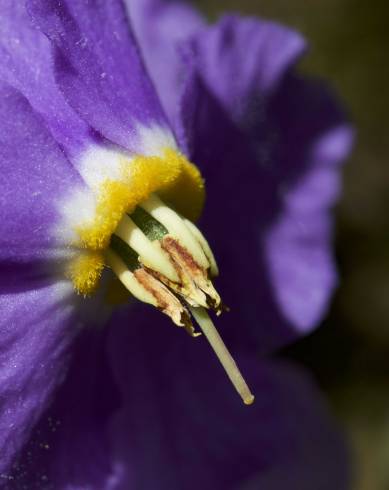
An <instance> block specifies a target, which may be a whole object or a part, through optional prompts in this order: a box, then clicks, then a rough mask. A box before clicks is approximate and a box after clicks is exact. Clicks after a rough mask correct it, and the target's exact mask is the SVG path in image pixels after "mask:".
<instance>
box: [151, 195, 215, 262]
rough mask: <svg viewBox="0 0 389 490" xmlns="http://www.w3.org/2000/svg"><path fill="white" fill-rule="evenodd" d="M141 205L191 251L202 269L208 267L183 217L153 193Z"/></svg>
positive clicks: (205, 258)
mask: <svg viewBox="0 0 389 490" xmlns="http://www.w3.org/2000/svg"><path fill="white" fill-rule="evenodd" d="M141 207H142V208H143V209H144V210H145V211H147V212H148V213H149V214H151V216H152V217H153V218H155V219H156V220H157V221H159V222H160V223H162V224H163V226H165V228H166V229H167V230H168V231H169V234H170V235H171V236H173V237H174V238H176V239H177V240H179V241H180V242H181V243H182V245H183V246H184V247H186V248H187V249H188V250H189V252H191V254H192V255H193V257H194V259H195V260H196V261H197V263H198V264H199V265H201V266H202V267H204V269H208V268H209V265H210V264H209V262H208V259H207V257H206V255H205V253H204V251H203V249H202V248H201V246H200V244H199V243H198V242H197V240H196V239H195V237H194V236H193V235H192V234H191V232H190V231H189V230H188V228H187V227H186V225H185V223H184V221H183V219H182V218H181V217H180V216H179V215H178V214H177V213H176V212H175V211H173V210H172V209H171V208H169V207H168V206H166V205H165V204H164V203H163V202H162V201H161V200H160V199H159V197H157V196H156V195H155V194H153V195H152V196H151V197H150V198H149V199H147V201H144V202H142V204H141Z"/></svg>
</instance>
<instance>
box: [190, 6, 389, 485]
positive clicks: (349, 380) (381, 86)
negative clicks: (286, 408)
mask: <svg viewBox="0 0 389 490" xmlns="http://www.w3.org/2000/svg"><path fill="white" fill-rule="evenodd" d="M195 3H197V4H198V6H199V7H200V8H201V9H202V10H203V11H204V12H205V13H206V14H207V15H208V16H210V17H211V18H212V19H215V18H216V17H217V16H218V15H220V14H221V13H223V12H225V11H227V10H233V11H235V12H240V13H242V14H250V15H260V16H262V17H267V18H272V19H275V20H278V21H280V22H284V23H286V24H289V25H290V26H293V27H295V28H297V29H298V30H299V31H301V32H302V33H304V34H305V36H306V37H307V38H308V40H309V41H310V43H311V47H312V50H311V52H310V54H309V56H307V58H306V60H305V61H304V62H303V63H302V65H301V70H303V71H305V72H308V73H310V74H314V75H319V76H323V77H324V78H326V79H327V80H329V82H330V83H331V84H332V86H333V87H335V88H336V89H337V91H338V93H339V95H340V96H341V98H342V99H343V100H344V101H345V102H346V104H347V106H348V108H349V111H350V115H351V117H352V119H353V121H355V126H356V128H357V131H358V138H357V144H356V147H355V150H354V153H353V155H352V157H351V159H350V161H349V163H348V165H347V166H346V167H345V170H344V193H343V197H342V200H341V202H340V203H339V205H338V207H337V210H336V216H337V237H336V251H337V257H338V264H339V269H340V275H341V284H340V288H339V289H338V291H337V294H336V296H335V298H334V301H333V305H332V309H331V311H330V313H329V315H328V317H327V318H326V320H325V321H324V322H323V324H322V326H321V327H320V328H319V329H318V330H317V331H316V332H315V333H314V334H313V335H311V336H310V337H308V338H307V339H304V340H303V341H301V342H299V343H298V344H297V345H294V346H292V347H291V348H289V349H287V351H286V352H285V353H284V354H285V355H287V356H290V357H293V358H294V359H296V360H298V361H299V362H301V363H304V364H305V365H306V366H308V368H309V369H310V370H311V371H313V372H314V374H315V376H316V378H317V380H318V382H319V384H320V386H321V388H322V389H323V391H324V392H325V393H326V396H327V397H328V399H329V402H330V404H331V406H332V409H333V411H334V412H335V413H336V415H337V417H338V419H339V420H340V422H341V424H342V426H343V427H344V429H345V431H346V433H347V435H348V438H349V440H350V443H351V447H352V451H353V453H354V481H355V484H354V488H353V490H388V489H389V324H388V323H389V322H388V319H389V161H388V156H389V151H388V150H389V6H388V3H387V1H386V0H370V2H366V0H197V2H195ZM334 490H336V489H334Z"/></svg>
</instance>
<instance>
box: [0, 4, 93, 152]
mask: <svg viewBox="0 0 389 490" xmlns="http://www.w3.org/2000/svg"><path fill="white" fill-rule="evenodd" d="M0 61H1V63H0V78H1V79H2V80H3V81H5V82H7V83H9V84H10V85H11V86H12V87H14V88H16V89H17V90H19V91H20V92H21V93H22V94H23V95H24V96H25V97H26V98H27V99H28V101H29V102H30V104H31V105H32V106H33V107H34V109H35V111H37V112H39V113H40V114H41V115H42V116H43V117H44V119H45V122H46V124H47V125H48V126H49V128H50V131H51V132H52V133H53V135H54V137H55V138H56V140H57V141H58V142H59V143H60V144H61V145H62V147H64V148H66V149H67V150H68V152H69V153H70V154H71V155H72V154H73V153H75V152H78V151H79V150H80V149H82V148H83V146H84V144H85V141H87V140H89V139H90V135H89V133H90V128H89V126H88V125H87V124H86V123H85V122H84V121H83V120H82V119H81V118H80V117H79V116H78V115H77V114H76V113H75V112H74V111H73V110H72V109H71V107H70V106H69V105H68V103H67V102H66V100H65V98H64V96H63V94H62V92H61V91H60V90H59V88H58V86H57V85H56V83H55V80H54V74H53V70H52V56H51V44H50V42H49V40H48V39H47V37H46V36H45V35H44V34H43V33H42V32H40V31H38V30H37V29H36V28H34V27H33V26H32V22H31V18H30V16H29V15H28V13H27V11H26V7H25V2H24V1H22V2H14V1H13V0H1V25H0Z"/></svg>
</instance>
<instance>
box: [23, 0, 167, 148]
mask: <svg viewBox="0 0 389 490" xmlns="http://www.w3.org/2000/svg"><path fill="white" fill-rule="evenodd" d="M27 5H28V6H29V10H30V12H31V15H32V17H33V20H34V22H35V23H36V24H37V26H39V28H40V29H42V31H43V32H45V34H46V35H47V36H48V37H49V39H50V40H51V42H52V43H53V45H54V46H55V47H56V51H55V67H54V69H55V75H56V80H57V82H58V84H59V86H60V88H61V90H62V91H63V92H64V94H65V96H66V98H67V100H68V102H69V103H70V105H71V106H72V107H73V108H74V109H75V110H76V111H77V112H78V113H79V114H80V115H81V116H82V117H83V118H84V119H85V120H86V121H87V122H88V123H89V124H90V125H91V126H92V127H93V128H94V129H95V130H97V131H98V132H100V133H101V134H102V135H103V136H105V137H106V138H108V139H110V140H111V141H113V142H115V143H117V144H120V145H122V146H124V147H127V148H129V149H134V144H135V142H134V132H135V131H136V129H137V126H138V125H139V124H142V125H147V126H151V125H155V124H159V125H166V122H165V118H164V115H163V113H162V109H161V107H160V104H159V101H158V98H157V96H156V94H155V91H154V88H153V86H152V84H151V82H150V80H149V78H148V75H147V73H146V72H145V69H144V67H143V64H142V61H141V59H140V56H139V53H138V49H137V46H136V43H135V41H134V38H133V35H132V32H131V29H130V26H129V23H128V19H127V16H126V13H125V9H124V6H123V5H122V3H121V1H120V0H110V1H109V2H107V1H105V0H91V1H85V0H74V1H66V0H63V1H61V2H52V1H50V0H29V1H28V2H27Z"/></svg>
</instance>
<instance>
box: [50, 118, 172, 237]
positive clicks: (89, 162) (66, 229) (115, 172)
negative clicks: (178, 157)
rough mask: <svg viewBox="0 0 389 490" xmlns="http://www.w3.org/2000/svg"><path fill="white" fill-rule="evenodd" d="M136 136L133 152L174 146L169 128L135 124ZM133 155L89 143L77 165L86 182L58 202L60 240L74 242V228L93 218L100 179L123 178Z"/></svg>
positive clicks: (150, 152) (159, 151)
mask: <svg viewBox="0 0 389 490" xmlns="http://www.w3.org/2000/svg"><path fill="white" fill-rule="evenodd" d="M136 139H137V144H136V147H137V148H138V151H137V153H136V155H142V156H162V155H163V152H164V150H166V148H172V149H174V150H177V144H176V141H175V139H174V136H173V135H172V133H171V131H170V130H169V129H167V128H163V127H161V126H152V127H146V126H142V125H138V126H137V129H136ZM134 157H135V153H130V152H126V151H125V150H121V149H119V148H117V147H111V148H109V147H108V146H103V145H93V146H90V147H89V148H88V149H87V150H86V151H84V152H83V153H82V154H81V155H80V157H79V158H78V162H77V164H76V165H77V170H78V172H79V173H80V175H81V176H82V178H83V180H84V182H85V184H86V185H85V187H84V186H79V188H75V189H71V190H70V192H68V194H67V195H66V196H65V198H64V199H62V200H60V202H59V214H60V216H61V219H60V223H59V224H58V226H56V227H55V230H54V233H55V236H56V237H57V239H58V241H59V242H60V243H62V244H68V245H71V244H74V243H75V242H77V238H78V235H77V232H76V230H77V229H80V228H82V227H84V226H88V225H90V224H92V223H93V222H94V220H95V217H96V207H97V200H98V195H99V192H100V191H101V188H102V185H103V183H104V182H106V181H117V182H123V181H124V178H125V175H124V172H123V170H124V168H125V167H126V168H127V169H128V167H127V165H131V160H132V159H133V158H134ZM126 178H128V174H127V175H126Z"/></svg>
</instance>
